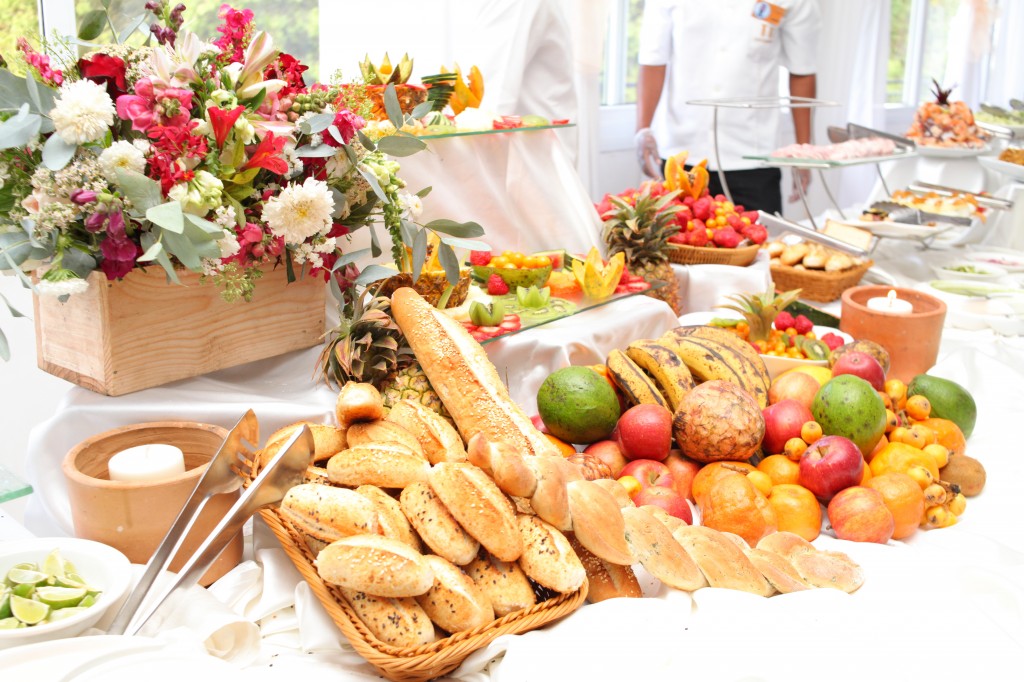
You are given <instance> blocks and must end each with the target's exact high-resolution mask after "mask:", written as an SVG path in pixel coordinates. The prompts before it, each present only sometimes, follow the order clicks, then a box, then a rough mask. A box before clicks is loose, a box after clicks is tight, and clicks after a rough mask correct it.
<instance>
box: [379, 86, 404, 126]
mask: <svg viewBox="0 0 1024 682" xmlns="http://www.w3.org/2000/svg"><path fill="white" fill-rule="evenodd" d="M384 111H386V112H387V114H388V120H389V121H391V125H393V126H395V128H396V129H398V128H401V127H402V126H403V125H404V124H405V114H403V113H402V105H401V104H399V103H398V91H397V90H395V86H394V85H393V84H391V83H388V85H387V87H385V88H384Z"/></svg>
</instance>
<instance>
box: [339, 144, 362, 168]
mask: <svg viewBox="0 0 1024 682" xmlns="http://www.w3.org/2000/svg"><path fill="white" fill-rule="evenodd" d="M342 149H343V150H345V156H346V157H347V158H348V162H349V163H351V164H352V165H353V166H355V165H356V164H358V163H359V157H358V156H356V150H355V149H352V147H351V146H350V145H345V146H344V147H342Z"/></svg>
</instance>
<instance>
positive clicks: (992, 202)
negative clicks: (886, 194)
mask: <svg viewBox="0 0 1024 682" xmlns="http://www.w3.org/2000/svg"><path fill="white" fill-rule="evenodd" d="M907 189H909V190H910V191H911V192H920V193H923V194H927V193H929V192H935V193H936V194H940V195H943V196H953V195H956V194H970V195H971V196H973V197H974V199H975V200H976V201H977V202H978V205H979V206H985V207H987V208H995V209H999V210H1001V211H1005V210H1008V209H1011V208H1013V202H1012V201H1010V200H1009V199H1003V198H1002V197H994V196H992V195H991V194H979V193H978V192H971V191H969V190H966V189H959V188H957V187H947V186H946V185H936V184H933V183H931V182H922V181H921V180H918V181H916V182H913V183H911V184H910V185H909V186H908V187H907Z"/></svg>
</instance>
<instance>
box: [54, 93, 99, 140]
mask: <svg viewBox="0 0 1024 682" xmlns="http://www.w3.org/2000/svg"><path fill="white" fill-rule="evenodd" d="M50 118H51V119H53V126H54V128H56V129H57V134H58V135H60V136H61V138H63V139H64V141H65V142H67V143H68V144H85V143H86V142H95V141H96V140H99V139H100V138H102V137H103V136H104V135H106V133H107V130H108V129H109V128H110V126H112V125H113V124H114V102H113V100H111V99H110V95H108V94H107V90H106V88H104V87H103V86H102V85H97V84H96V83H93V82H92V81H90V80H80V81H72V82H71V83H65V84H64V85H62V86H61V88H60V98H59V99H58V100H57V103H56V105H55V106H54V107H53V110H52V111H50Z"/></svg>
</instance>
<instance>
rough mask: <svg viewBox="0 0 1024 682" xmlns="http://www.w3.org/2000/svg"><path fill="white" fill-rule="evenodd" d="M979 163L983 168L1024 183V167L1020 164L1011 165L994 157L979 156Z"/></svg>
mask: <svg viewBox="0 0 1024 682" xmlns="http://www.w3.org/2000/svg"><path fill="white" fill-rule="evenodd" d="M978 163H980V164H981V165H982V166H983V167H985V168H988V169H989V170H991V171H995V172H996V173H1002V174H1003V175H1007V176H1009V177H1011V178H1013V179H1014V180H1017V181H1019V182H1024V166H1022V165H1020V164H1019V163H1010V162H1009V161H1000V160H999V159H998V158H996V157H994V156H979V157H978Z"/></svg>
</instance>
